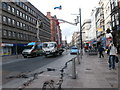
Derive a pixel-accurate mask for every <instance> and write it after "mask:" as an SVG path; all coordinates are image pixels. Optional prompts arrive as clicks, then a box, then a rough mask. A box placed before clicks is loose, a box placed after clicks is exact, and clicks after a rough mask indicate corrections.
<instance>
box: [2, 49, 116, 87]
mask: <svg viewBox="0 0 120 90" xmlns="http://www.w3.org/2000/svg"><path fill="white" fill-rule="evenodd" d="M75 56H76V55H70V54H69V51H68V52H67V53H66V52H64V53H63V55H61V56H58V57H48V58H45V57H44V56H40V57H35V58H27V59H24V60H22V59H21V60H22V61H18V62H17V61H16V62H12V63H7V64H3V72H4V73H3V82H4V83H3V87H9V88H18V87H20V86H22V85H23V83H24V82H26V81H27V80H29V79H26V78H14V79H12V78H9V79H6V77H8V76H10V75H16V74H20V73H21V72H23V73H26V75H29V74H32V73H38V72H41V71H46V70H47V68H53V69H58V70H59V69H61V68H62V67H64V65H65V63H66V62H67V61H69V60H70V59H72V58H74V57H75ZM107 60H108V57H107V55H105V58H101V59H100V58H98V56H97V55H88V54H87V53H86V54H84V55H83V59H82V60H80V62H81V64H78V61H77V58H76V72H77V78H76V79H72V68H73V67H72V63H70V64H68V67H67V69H66V70H65V76H64V82H63V85H62V87H63V88H117V87H118V64H116V67H117V70H109V68H108V63H107ZM59 74H60V73H59V72H45V73H43V74H41V75H38V79H35V80H34V82H33V83H32V84H30V85H29V86H27V87H26V88H42V85H43V82H44V81H46V80H50V79H53V80H57V79H59ZM16 82H17V83H16Z"/></svg>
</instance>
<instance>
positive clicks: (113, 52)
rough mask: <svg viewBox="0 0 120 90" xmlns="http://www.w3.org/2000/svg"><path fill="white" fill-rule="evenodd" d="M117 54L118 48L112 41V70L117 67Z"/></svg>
mask: <svg viewBox="0 0 120 90" xmlns="http://www.w3.org/2000/svg"><path fill="white" fill-rule="evenodd" d="M116 55H117V48H116V47H115V46H114V44H113V43H112V44H111V45H110V54H109V69H110V70H111V69H116V67H115V63H116V61H117V58H116Z"/></svg>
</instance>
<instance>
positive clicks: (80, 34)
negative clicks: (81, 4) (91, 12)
mask: <svg viewBox="0 0 120 90" xmlns="http://www.w3.org/2000/svg"><path fill="white" fill-rule="evenodd" d="M79 17H80V22H79V23H80V44H81V46H80V49H81V50H80V52H81V54H80V55H81V59H82V54H83V50H82V49H83V47H82V28H81V8H79Z"/></svg>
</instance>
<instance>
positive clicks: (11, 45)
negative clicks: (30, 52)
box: [1, 43, 13, 47]
mask: <svg viewBox="0 0 120 90" xmlns="http://www.w3.org/2000/svg"><path fill="white" fill-rule="evenodd" d="M1 46H2V47H4V46H10V47H13V44H7V43H2V44H1Z"/></svg>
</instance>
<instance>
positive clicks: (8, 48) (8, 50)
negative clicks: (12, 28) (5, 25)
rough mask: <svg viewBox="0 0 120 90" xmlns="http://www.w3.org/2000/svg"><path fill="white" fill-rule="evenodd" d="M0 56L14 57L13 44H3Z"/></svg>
mask: <svg viewBox="0 0 120 90" xmlns="http://www.w3.org/2000/svg"><path fill="white" fill-rule="evenodd" d="M0 47H1V48H0V56H6V55H12V47H13V44H8V43H1V44H0Z"/></svg>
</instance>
